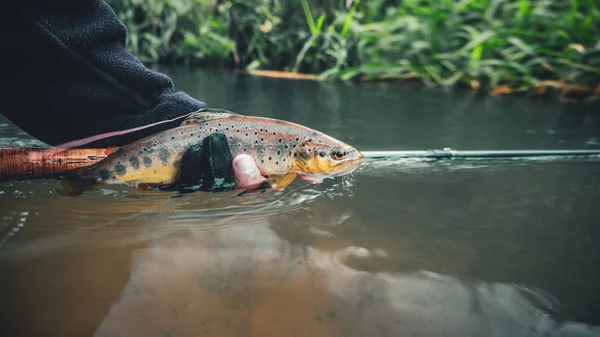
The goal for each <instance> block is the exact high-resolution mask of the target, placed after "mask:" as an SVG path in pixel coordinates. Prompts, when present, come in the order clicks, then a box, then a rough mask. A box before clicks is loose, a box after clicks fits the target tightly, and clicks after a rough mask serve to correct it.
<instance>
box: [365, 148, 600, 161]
mask: <svg viewBox="0 0 600 337" xmlns="http://www.w3.org/2000/svg"><path fill="white" fill-rule="evenodd" d="M362 154H363V156H364V157H365V158H367V159H389V158H429V159H453V158H460V159H479V158H492V159H493V158H534V159H535V158H557V157H558V158H560V157H562V158H565V157H578V158H584V157H589V158H591V159H600V149H598V150H572V149H566V150H475V151H457V150H454V149H451V148H443V149H441V150H435V149H433V150H417V151H363V152H362Z"/></svg>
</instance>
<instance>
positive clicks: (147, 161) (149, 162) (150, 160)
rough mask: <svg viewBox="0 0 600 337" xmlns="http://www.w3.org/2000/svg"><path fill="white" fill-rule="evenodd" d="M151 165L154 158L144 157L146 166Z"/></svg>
mask: <svg viewBox="0 0 600 337" xmlns="http://www.w3.org/2000/svg"><path fill="white" fill-rule="evenodd" d="M150 165H152V158H150V157H144V166H146V168H148V167H150Z"/></svg>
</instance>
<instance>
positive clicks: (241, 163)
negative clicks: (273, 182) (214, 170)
mask: <svg viewBox="0 0 600 337" xmlns="http://www.w3.org/2000/svg"><path fill="white" fill-rule="evenodd" d="M232 165H233V175H234V178H235V182H236V187H238V188H242V189H243V188H249V187H253V186H256V185H258V184H261V183H262V182H264V181H265V180H266V179H265V177H263V176H262V175H261V174H260V170H259V169H258V166H257V165H256V163H255V161H254V159H253V158H252V157H251V156H249V155H248V154H240V155H237V156H236V157H235V158H233V162H232Z"/></svg>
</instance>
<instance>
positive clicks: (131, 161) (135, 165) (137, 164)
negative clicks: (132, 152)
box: [129, 156, 140, 170]
mask: <svg viewBox="0 0 600 337" xmlns="http://www.w3.org/2000/svg"><path fill="white" fill-rule="evenodd" d="M129 164H131V166H132V167H133V168H134V169H136V170H137V169H138V168H139V167H140V160H139V159H138V157H136V156H131V158H129Z"/></svg>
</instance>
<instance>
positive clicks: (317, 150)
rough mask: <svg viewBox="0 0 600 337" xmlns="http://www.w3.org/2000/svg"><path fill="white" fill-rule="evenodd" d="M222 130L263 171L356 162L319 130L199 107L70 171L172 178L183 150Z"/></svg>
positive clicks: (101, 177) (316, 173)
mask: <svg viewBox="0 0 600 337" xmlns="http://www.w3.org/2000/svg"><path fill="white" fill-rule="evenodd" d="M215 132H222V133H223V134H225V136H226V137H227V140H228V143H229V146H230V150H231V154H232V156H233V157H235V156H237V155H239V154H243V153H245V154H248V155H250V156H251V157H252V158H253V159H254V160H255V162H256V164H257V166H258V167H259V170H260V172H261V174H262V175H264V176H267V177H270V176H281V175H295V176H300V177H301V178H303V179H307V180H310V179H312V178H311V177H313V178H314V179H315V180H316V179H318V178H319V177H322V176H323V175H341V174H345V173H348V172H350V171H352V170H354V169H355V168H356V167H358V165H359V164H360V163H361V160H362V154H361V153H360V152H359V151H358V150H356V149H355V148H353V147H351V146H349V145H347V144H345V143H343V142H341V141H339V140H336V139H334V138H332V137H330V136H327V135H325V134H323V133H321V132H319V131H316V130H313V129H310V128H307V127H304V126H301V125H298V124H295V123H291V122H286V121H281V120H276V119H271V118H264V117H253V116H244V115H238V114H234V113H229V112H227V113H214V112H201V113H197V114H194V115H192V116H191V117H189V118H187V119H186V120H184V121H183V122H182V124H181V125H180V126H179V127H176V128H173V129H169V130H166V131H163V132H160V133H157V134H155V135H152V136H149V137H146V138H144V139H141V140H139V141H137V142H134V143H132V144H129V145H126V146H122V147H120V148H118V149H116V150H114V152H112V153H111V154H110V155H108V156H107V157H106V158H105V159H103V160H102V161H100V162H98V163H97V164H95V165H92V166H90V167H86V168H80V169H77V170H75V171H73V172H72V174H70V176H71V177H74V178H76V179H94V180H96V181H97V182H103V183H130V184H140V183H142V184H158V185H168V184H172V183H174V181H175V179H176V176H177V172H178V170H179V166H180V163H181V158H182V156H183V153H184V152H185V150H186V149H187V148H189V146H191V145H194V144H202V141H203V140H204V137H206V136H208V135H210V134H213V133H215Z"/></svg>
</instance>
